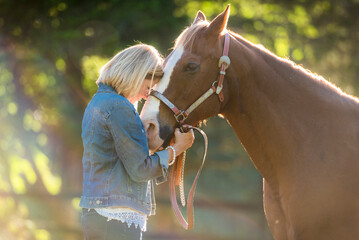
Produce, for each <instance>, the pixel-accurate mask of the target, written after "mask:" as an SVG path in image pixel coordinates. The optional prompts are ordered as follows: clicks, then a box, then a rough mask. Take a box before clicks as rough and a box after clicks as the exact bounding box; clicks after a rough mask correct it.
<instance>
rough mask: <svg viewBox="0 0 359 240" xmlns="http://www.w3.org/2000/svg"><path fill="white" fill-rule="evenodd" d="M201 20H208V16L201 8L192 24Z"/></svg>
mask: <svg viewBox="0 0 359 240" xmlns="http://www.w3.org/2000/svg"><path fill="white" fill-rule="evenodd" d="M200 21H206V16H205V15H204V13H203V12H201V10H198V12H197V16H196V18H195V19H194V21H193V23H192V25H193V24H196V23H198V22H200Z"/></svg>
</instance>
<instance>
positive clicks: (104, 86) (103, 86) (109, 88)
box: [97, 83, 117, 94]
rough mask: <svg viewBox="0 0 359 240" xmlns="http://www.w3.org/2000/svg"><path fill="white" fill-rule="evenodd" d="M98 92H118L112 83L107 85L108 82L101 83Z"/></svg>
mask: <svg viewBox="0 0 359 240" xmlns="http://www.w3.org/2000/svg"><path fill="white" fill-rule="evenodd" d="M97 92H98V93H116V94H117V92H116V90H115V89H114V88H113V87H112V86H110V85H107V84H103V83H100V84H99V85H98V90H97Z"/></svg>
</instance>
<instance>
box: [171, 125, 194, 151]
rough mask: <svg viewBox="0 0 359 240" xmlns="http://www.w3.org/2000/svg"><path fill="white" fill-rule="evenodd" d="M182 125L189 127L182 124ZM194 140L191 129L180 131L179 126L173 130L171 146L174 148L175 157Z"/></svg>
mask: <svg viewBox="0 0 359 240" xmlns="http://www.w3.org/2000/svg"><path fill="white" fill-rule="evenodd" d="M184 127H189V126H188V125H184ZM193 141H194V133H193V129H190V130H189V131H188V132H185V133H181V132H180V130H179V128H176V130H175V137H174V144H173V147H174V148H175V150H176V157H177V156H178V155H180V154H181V153H183V152H184V151H186V150H187V149H188V148H190V147H191V146H192V144H193Z"/></svg>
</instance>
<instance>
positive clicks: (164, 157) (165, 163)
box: [155, 150, 170, 185]
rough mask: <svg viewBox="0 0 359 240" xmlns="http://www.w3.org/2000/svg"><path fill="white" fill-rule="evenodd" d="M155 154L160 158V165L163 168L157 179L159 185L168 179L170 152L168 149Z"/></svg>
mask: <svg viewBox="0 0 359 240" xmlns="http://www.w3.org/2000/svg"><path fill="white" fill-rule="evenodd" d="M155 154H157V155H158V157H159V158H160V165H161V169H162V176H160V177H158V178H156V179H155V181H156V184H157V185H159V184H161V183H163V182H165V181H167V179H168V167H169V158H170V156H169V153H168V151H167V150H163V151H159V152H156V153H155Z"/></svg>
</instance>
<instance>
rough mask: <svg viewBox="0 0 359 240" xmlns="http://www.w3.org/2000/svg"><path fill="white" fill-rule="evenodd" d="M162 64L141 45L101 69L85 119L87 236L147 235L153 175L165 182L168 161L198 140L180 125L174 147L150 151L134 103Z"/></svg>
mask: <svg viewBox="0 0 359 240" xmlns="http://www.w3.org/2000/svg"><path fill="white" fill-rule="evenodd" d="M161 64H162V58H161V57H160V55H159V53H158V52H157V50H156V49H155V48H153V47H151V46H148V45H144V44H139V45H135V46H133V47H129V48H127V49H125V50H123V51H121V52H120V53H118V54H117V55H116V56H115V57H113V58H112V59H111V60H110V61H109V62H108V63H107V64H106V65H105V66H103V68H102V69H101V71H100V76H99V78H98V80H97V82H96V83H97V84H98V91H97V92H96V94H95V95H94V96H93V98H92V99H91V101H90V103H89V104H88V106H87V108H86V110H85V113H84V117H83V121H82V140H83V146H84V154H83V160H82V162H83V177H84V179H83V180H84V181H83V195H82V197H81V201H80V207H82V208H83V215H82V226H83V230H84V235H85V239H142V231H145V230H146V221H147V217H148V216H150V215H153V214H155V201H154V191H153V181H152V180H156V182H157V183H161V182H164V181H166V180H167V169H168V167H169V165H171V164H172V163H173V162H174V159H175V157H176V156H177V155H179V154H180V153H182V152H183V151H185V150H186V149H188V148H189V147H190V146H191V145H192V143H193V140H194V135H193V131H190V132H188V133H180V132H179V130H178V129H177V130H176V132H175V140H174V144H173V146H170V147H168V148H166V149H165V150H163V151H159V152H156V153H154V154H153V155H149V150H148V143H147V139H146V133H145V130H144V127H143V124H142V122H141V120H140V118H139V115H138V113H137V111H136V110H135V108H134V106H133V104H134V103H135V102H136V101H138V100H140V99H141V98H147V96H148V93H149V90H150V89H151V86H152V84H154V83H157V82H158V81H159V80H160V78H161V76H162V74H163V73H162V70H161Z"/></svg>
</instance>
